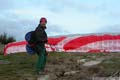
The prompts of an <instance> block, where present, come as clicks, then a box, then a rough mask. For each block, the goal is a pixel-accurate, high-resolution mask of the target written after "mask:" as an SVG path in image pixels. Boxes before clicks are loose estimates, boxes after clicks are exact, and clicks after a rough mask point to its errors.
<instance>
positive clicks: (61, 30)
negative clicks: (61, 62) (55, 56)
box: [0, 0, 120, 41]
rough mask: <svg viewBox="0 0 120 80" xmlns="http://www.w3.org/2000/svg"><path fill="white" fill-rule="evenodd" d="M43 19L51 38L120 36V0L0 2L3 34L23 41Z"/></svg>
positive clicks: (0, 26)
mask: <svg viewBox="0 0 120 80" xmlns="http://www.w3.org/2000/svg"><path fill="white" fill-rule="evenodd" d="M42 16H44V17H46V18H47V19H48V24H47V30H46V31H47V34H48V35H49V36H54V35H68V34H88V33H103V32H107V33H120V0H0V33H4V32H6V33H8V34H9V35H11V36H14V37H15V38H16V39H17V41H21V40H24V35H25V33H26V32H28V31H31V30H34V29H35V28H36V27H37V25H38V23H39V19H40V17H42Z"/></svg>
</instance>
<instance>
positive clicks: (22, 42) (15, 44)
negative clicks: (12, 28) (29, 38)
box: [4, 41, 27, 55]
mask: <svg viewBox="0 0 120 80" xmlns="http://www.w3.org/2000/svg"><path fill="white" fill-rule="evenodd" d="M25 44H27V42H26V41H21V42H13V43H9V44H7V45H6V46H5V48H4V55H7V52H6V51H7V48H9V47H12V46H19V45H25Z"/></svg>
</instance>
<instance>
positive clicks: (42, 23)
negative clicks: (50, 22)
mask: <svg viewBox="0 0 120 80" xmlns="http://www.w3.org/2000/svg"><path fill="white" fill-rule="evenodd" d="M46 24H47V19H46V18H45V17H42V18H41V19H40V25H41V26H42V27H43V28H45V29H46Z"/></svg>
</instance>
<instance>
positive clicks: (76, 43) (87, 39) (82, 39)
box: [63, 35, 120, 50]
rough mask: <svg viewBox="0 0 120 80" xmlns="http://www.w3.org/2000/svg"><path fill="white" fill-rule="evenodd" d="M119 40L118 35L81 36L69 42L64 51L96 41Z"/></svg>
mask: <svg viewBox="0 0 120 80" xmlns="http://www.w3.org/2000/svg"><path fill="white" fill-rule="evenodd" d="M116 39H120V35H115V36H113V35H103V36H96V35H89V36H82V37H78V38H76V39H74V40H71V41H69V42H68V43H67V44H65V45H64V47H63V48H64V49H65V50H71V49H76V48H79V47H81V46H83V45H86V44H89V43H93V42H97V41H103V40H116Z"/></svg>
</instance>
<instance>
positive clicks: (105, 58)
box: [0, 52, 120, 80]
mask: <svg viewBox="0 0 120 80" xmlns="http://www.w3.org/2000/svg"><path fill="white" fill-rule="evenodd" d="M119 57H120V53H62V52H61V53H60V52H51V53H49V55H48V57H47V64H46V68H45V70H46V71H47V72H46V75H47V77H48V78H49V79H46V80H93V78H95V77H107V78H109V77H111V76H112V77H118V76H119V75H118V74H119V72H120V64H119V63H120V58H119ZM36 60H37V55H29V54H27V53H17V54H10V55H8V56H3V55H2V54H0V80H42V79H41V76H42V75H37V74H36V73H35V63H36ZM91 61H92V62H94V61H100V62H99V63H98V64H93V65H92V63H90V65H89V62H91ZM84 64H88V65H86V66H84ZM44 80H45V79H44Z"/></svg>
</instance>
